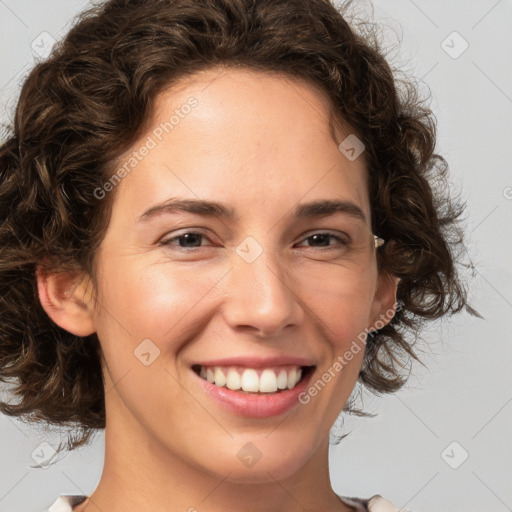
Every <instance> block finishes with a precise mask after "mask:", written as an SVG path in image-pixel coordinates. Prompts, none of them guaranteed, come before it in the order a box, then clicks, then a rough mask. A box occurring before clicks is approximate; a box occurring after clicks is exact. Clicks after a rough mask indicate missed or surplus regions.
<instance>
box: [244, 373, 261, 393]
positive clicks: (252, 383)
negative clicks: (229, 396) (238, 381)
mask: <svg viewBox="0 0 512 512" xmlns="http://www.w3.org/2000/svg"><path fill="white" fill-rule="evenodd" d="M242 389H243V390H244V391H254V392H256V393H257V392H258V391H259V390H260V380H259V379H258V372H257V371H256V370H245V371H244V373H242Z"/></svg>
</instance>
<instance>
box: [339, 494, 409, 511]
mask: <svg viewBox="0 0 512 512" xmlns="http://www.w3.org/2000/svg"><path fill="white" fill-rule="evenodd" d="M340 499H341V501H343V502H344V503H346V504H347V505H350V506H352V507H354V508H355V510H356V511H357V512H399V509H398V507H395V506H394V505H393V504H392V503H391V502H390V501H388V500H387V499H386V498H383V497H382V496H381V495H380V494H375V495H373V496H372V497H371V498H366V499H363V498H354V497H348V496H340Z"/></svg>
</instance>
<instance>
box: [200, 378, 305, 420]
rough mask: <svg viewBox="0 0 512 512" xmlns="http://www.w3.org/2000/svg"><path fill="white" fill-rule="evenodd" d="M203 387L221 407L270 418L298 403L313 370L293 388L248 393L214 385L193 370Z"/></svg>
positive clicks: (236, 412) (239, 412)
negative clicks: (278, 391)
mask: <svg viewBox="0 0 512 512" xmlns="http://www.w3.org/2000/svg"><path fill="white" fill-rule="evenodd" d="M193 373H194V375H195V376H196V377H197V378H198V379H199V381H200V384H201V385H202V387H203V389H204V390H205V391H206V393H208V395H210V396H211V397H212V398H213V399H214V400H215V401H216V402H217V403H218V404H219V405H220V406H221V407H223V408H224V409H226V410H228V411H230V412H234V413H235V414H237V415H239V416H245V417H248V418H270V417H272V416H279V415H280V414H283V413H285V412H288V411H290V410H291V409H293V408H294V407H295V406H296V405H297V404H299V403H300V402H299V399H298V397H299V395H300V394H301V393H302V392H303V391H305V390H306V388H307V386H308V382H309V381H310V380H311V375H312V374H313V371H310V372H309V373H308V374H307V375H306V376H305V377H304V378H303V379H302V380H301V381H300V382H299V383H298V384H297V385H296V386H295V387H294V388H292V389H287V390H285V391H281V392H280V393H268V394H263V393H262V394H258V395H257V394H249V393H240V392H238V391H233V390H231V389H228V388H224V387H222V388H221V387H220V386H216V385H215V384H212V383H211V382H209V381H207V380H206V379H203V378H202V377H200V376H199V375H197V373H195V372H194V371H193Z"/></svg>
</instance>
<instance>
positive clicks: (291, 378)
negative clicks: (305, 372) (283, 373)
mask: <svg viewBox="0 0 512 512" xmlns="http://www.w3.org/2000/svg"><path fill="white" fill-rule="evenodd" d="M296 376H297V371H296V370H295V368H292V370H291V371H290V372H289V373H288V383H287V384H286V387H287V388H288V389H292V388H293V386H295V383H296V382H297V380H296Z"/></svg>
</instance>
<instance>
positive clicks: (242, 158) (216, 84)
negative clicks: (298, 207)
mask: <svg viewBox="0 0 512 512" xmlns="http://www.w3.org/2000/svg"><path fill="white" fill-rule="evenodd" d="M191 105H194V106H193V107H190V106H191ZM350 134H351V131H350V128H349V127H348V126H346V125H345V126H343V125H342V124H338V123H334V124H332V123H331V104H330V102H329V100H328V98H327V96H326V95H325V94H323V93H322V92H321V91H320V90H319V89H318V88H316V87H314V86H312V85H311V84H309V83H308V82H305V81H302V80H296V79H294V78H292V77H288V76H283V75H276V74H269V73H262V72H259V71H255V70H252V69H232V68H228V69H226V68H213V69H208V70H206V71H203V72H201V73H197V74H196V75H193V76H190V77H187V78H186V79H183V80H182V81H180V82H179V83H177V84H175V85H174V86H173V87H171V88H169V89H168V90H166V91H164V92H163V93H161V94H160V95H159V96H158V97H157V98H156V101H155V105H154V111H153V115H152V118H151V122H150V123H149V124H148V128H147V130H146V132H145V133H144V134H143V136H142V137H141V138H140V139H139V141H138V142H137V143H135V144H134V145H133V147H132V148H131V149H130V151H128V152H127V153H126V154H125V155H124V158H121V159H120V162H119V164H120V165H121V163H122V162H123V160H124V162H126V161H127V159H128V158H129V156H130V154H132V153H133V152H134V151H137V150H138V149H140V148H142V147H143V146H144V145H147V144H148V142H149V141H152V143H151V146H152V149H151V150H150V151H148V152H146V153H147V154H146V156H145V157H144V158H143V159H141V160H140V161H138V162H137V164H136V165H135V166H134V168H133V170H132V171H131V172H130V173H129V175H128V176H127V177H126V178H125V179H123V180H122V183H121V184H120V188H121V189H124V191H123V192H122V193H121V196H123V197H124V200H125V201H129V202H130V203H131V204H132V205H133V207H134V211H135V210H137V211H138V212H139V213H141V212H142V211H143V210H145V209H147V207H148V204H147V203H148V201H152V202H155V203H156V202H159V201H163V200H165V199H167V198H168V197H170V196H177V195H180V196H185V197H195V198H203V199H205V198H207V199H214V200H217V201H222V202H226V203H233V201H235V202H236V201H237V200H239V201H243V200H244V199H245V201H246V203H247V201H248V200H252V201H254V200H255V198H258V202H259V203H260V206H261V204H263V203H265V204H268V205H269V208H270V209H271V210H275V208H276V205H277V206H281V207H285V206H290V205H292V204H296V203H297V202H298V201H299V200H300V199H302V198H305V196H308V197H307V198H306V199H308V200H314V199H315V198H317V197H321V198H325V196H326V194H327V196H329V198H338V197H340V196H342V198H343V199H352V200H354V201H355V202H357V203H358V204H359V205H360V206H361V208H362V209H363V210H364V211H365V214H366V216H367V218H370V212H369V204H368V198H367V171H366V166H365V163H364V155H362V156H361V157H360V158H358V159H356V160H355V161H351V160H349V159H347V158H346V157H345V156H344V155H343V154H342V153H341V152H340V151H339V149H338V145H339V143H340V142H341V141H343V140H344V139H345V138H346V137H347V136H349V135H350ZM118 192H120V191H118ZM251 196H252V197H251ZM288 203H290V205H288ZM149 206H151V205H149ZM245 206H248V205H247V204H245Z"/></svg>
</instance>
